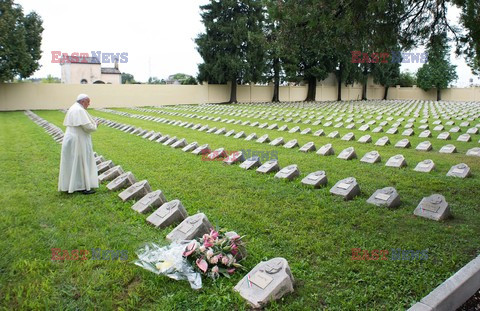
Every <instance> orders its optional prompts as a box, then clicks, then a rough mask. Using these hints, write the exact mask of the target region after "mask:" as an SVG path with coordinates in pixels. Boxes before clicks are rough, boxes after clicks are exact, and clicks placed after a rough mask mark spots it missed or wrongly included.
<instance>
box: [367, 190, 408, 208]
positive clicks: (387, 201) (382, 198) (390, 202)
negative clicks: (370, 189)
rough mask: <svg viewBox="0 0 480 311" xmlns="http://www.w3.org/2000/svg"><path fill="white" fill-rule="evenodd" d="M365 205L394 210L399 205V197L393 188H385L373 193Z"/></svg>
mask: <svg viewBox="0 0 480 311" xmlns="http://www.w3.org/2000/svg"><path fill="white" fill-rule="evenodd" d="M367 203H370V204H373V205H376V206H382V207H387V208H395V207H398V206H399V205H400V196H399V195H398V193H397V190H395V188H392V187H386V188H383V189H378V190H377V191H375V193H374V194H372V196H371V197H370V198H368V200H367Z"/></svg>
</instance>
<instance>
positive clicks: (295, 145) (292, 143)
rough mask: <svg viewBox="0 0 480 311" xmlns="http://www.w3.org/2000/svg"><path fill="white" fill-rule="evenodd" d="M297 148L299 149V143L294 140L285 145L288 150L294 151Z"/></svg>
mask: <svg viewBox="0 0 480 311" xmlns="http://www.w3.org/2000/svg"><path fill="white" fill-rule="evenodd" d="M295 147H298V142H297V140H296V139H292V140H290V141H289V142H287V143H286V144H285V145H283V148H287V149H292V148H295Z"/></svg>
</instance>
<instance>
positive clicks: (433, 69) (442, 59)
mask: <svg viewBox="0 0 480 311" xmlns="http://www.w3.org/2000/svg"><path fill="white" fill-rule="evenodd" d="M427 49H428V62H427V63H425V64H423V66H422V67H421V68H420V69H418V72H417V83H418V86H419V87H420V88H422V89H423V90H425V91H428V90H430V89H432V88H436V89H437V100H440V99H441V90H442V89H446V88H447V87H448V85H449V84H450V82H452V81H454V80H456V79H457V73H456V71H455V68H456V66H455V65H452V64H450V60H449V56H450V55H449V52H448V51H449V45H448V40H447V35H446V33H441V34H437V35H434V36H432V37H431V39H430V42H429V44H428V45H427Z"/></svg>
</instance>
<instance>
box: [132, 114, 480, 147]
mask: <svg viewBox="0 0 480 311" xmlns="http://www.w3.org/2000/svg"><path fill="white" fill-rule="evenodd" d="M131 109H132V110H137V111H143V112H150V113H164V114H168V115H172V116H176V115H178V116H182V117H187V118H199V119H209V120H213V121H219V122H229V123H234V122H237V123H235V124H242V125H249V124H250V125H251V126H260V123H259V122H253V123H250V121H248V120H247V121H243V120H235V119H233V120H227V119H220V117H216V118H214V117H208V116H198V115H193V114H186V113H170V112H167V111H162V110H153V109H146V108H131ZM320 117H323V116H320ZM320 117H319V119H317V120H316V121H313V122H312V121H311V119H308V120H306V121H304V122H303V123H305V124H309V123H311V122H312V125H319V124H321V122H322V121H321V119H320ZM329 118H332V117H328V118H326V119H325V121H327V122H325V123H324V124H323V125H324V126H326V127H329V126H332V125H333V122H332V121H329V120H327V119H329ZM381 118H382V117H381V116H379V117H377V118H376V119H377V120H380V119H381ZM291 119H292V118H287V119H284V118H283V117H280V118H277V119H275V120H276V121H285V122H290V121H292V122H294V123H299V122H297V121H300V120H294V121H293V120H291ZM388 119H391V120H393V118H391V117H389V118H388ZM341 120H342V117H338V118H337V119H335V121H334V122H339V123H336V124H335V125H333V127H334V128H340V127H345V128H346V129H355V123H357V124H363V123H365V120H364V119H363V118H362V119H358V120H353V118H348V119H346V120H345V123H348V124H346V125H345V126H344V123H343V122H340V121H341ZM391 120H390V121H391ZM400 120H404V119H403V118H400V119H398V120H397V122H396V123H395V124H393V125H392V127H391V128H390V129H388V130H387V131H386V133H387V134H398V133H399V127H400V126H401V123H400V122H401V121H400ZM354 122H355V123H354ZM413 122H415V119H409V120H408V123H407V124H405V126H404V128H405V130H404V131H403V132H402V135H403V136H414V135H415V131H414V130H413V127H414V124H413ZM375 123H376V121H375V120H371V121H368V122H367V123H366V124H363V125H361V126H360V127H359V129H358V130H359V131H364V132H365V131H369V130H371V132H373V133H380V132H384V128H383V127H384V126H387V125H388V122H387V121H383V122H381V123H379V126H377V127H375V128H373V129H371V127H370V126H373V125H374V124H375ZM420 123H422V125H420V126H419V129H420V130H422V132H421V133H420V134H419V136H418V137H423V138H426V137H432V132H431V131H430V130H429V125H428V124H427V123H428V120H426V119H423V120H420ZM433 124H434V125H436V126H435V127H434V128H433V131H438V132H440V131H443V130H444V129H445V127H444V126H443V125H441V121H440V120H437V121H434V122H433ZM454 124H455V122H454V121H448V122H446V125H454ZM263 125H264V127H266V128H268V124H267V123H263ZM468 126H470V122H468V121H465V122H462V123H461V124H460V126H454V127H452V128H451V129H450V130H449V132H450V133H459V132H461V131H462V129H461V127H468ZM478 127H480V124H477V125H476V126H475V127H471V128H469V129H467V133H466V134H463V135H460V136H459V137H458V139H457V140H458V141H463V142H469V141H471V137H470V135H476V134H478V133H479V129H478ZM261 128H262V127H261ZM293 129H296V130H295V131H298V132H302V133H304V132H305V134H308V133H310V132H311V129H310V128H307V129H304V130H301V129H300V128H299V127H298V126H296V127H294V128H293ZM293 129H292V130H293ZM449 132H442V133H440V134H439V135H438V136H437V139H440V140H449V139H451V136H450V134H449Z"/></svg>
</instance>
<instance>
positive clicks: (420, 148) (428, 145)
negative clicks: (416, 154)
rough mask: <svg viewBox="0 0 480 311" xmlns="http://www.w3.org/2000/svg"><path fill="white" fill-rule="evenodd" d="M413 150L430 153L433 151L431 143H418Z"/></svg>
mask: <svg viewBox="0 0 480 311" xmlns="http://www.w3.org/2000/svg"><path fill="white" fill-rule="evenodd" d="M415 149H416V150H418V151H430V150H432V149H433V147H432V143H431V142H429V141H423V142H421V143H419V144H418V145H417V147H416V148H415Z"/></svg>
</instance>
